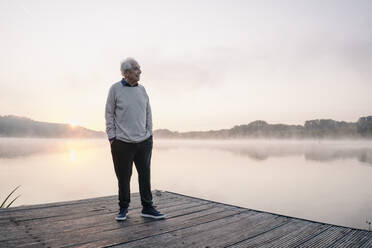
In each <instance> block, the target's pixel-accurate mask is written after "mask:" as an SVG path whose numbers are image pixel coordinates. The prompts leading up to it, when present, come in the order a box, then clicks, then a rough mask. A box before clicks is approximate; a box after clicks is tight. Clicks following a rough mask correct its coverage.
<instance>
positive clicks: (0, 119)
mask: <svg viewBox="0 0 372 248" xmlns="http://www.w3.org/2000/svg"><path fill="white" fill-rule="evenodd" d="M154 136H155V137H157V138H170V139H173V138H176V139H193V138H195V139H234V138H275V139H292V138H294V139H308V138H317V139H319V138H320V139H321V138H372V116H367V117H361V118H359V120H358V121H357V122H345V121H335V120H331V119H317V120H309V121H306V122H305V124H304V125H303V126H302V125H285V124H268V123H267V122H265V121H262V120H257V121H253V122H251V123H249V124H245V125H237V126H234V127H233V128H230V129H221V130H210V131H193V132H177V131H174V132H173V131H170V130H168V129H158V130H155V131H154ZM0 137H45V138H101V137H102V138H103V137H106V134H105V133H104V132H99V131H94V130H90V129H87V128H84V127H72V126H71V125H69V124H59V123H48V122H39V121H34V120H31V119H29V118H25V117H18V116H11V115H9V116H0Z"/></svg>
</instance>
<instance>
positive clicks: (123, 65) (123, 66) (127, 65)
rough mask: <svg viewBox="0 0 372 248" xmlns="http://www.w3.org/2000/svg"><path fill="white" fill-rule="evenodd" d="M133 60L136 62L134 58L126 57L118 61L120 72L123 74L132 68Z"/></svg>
mask: <svg viewBox="0 0 372 248" xmlns="http://www.w3.org/2000/svg"><path fill="white" fill-rule="evenodd" d="M133 62H135V63H137V61H136V60H135V59H134V58H130V57H129V58H126V59H124V60H122V61H121V62H120V72H121V75H123V76H124V73H125V72H126V71H128V70H130V69H132V63H133Z"/></svg>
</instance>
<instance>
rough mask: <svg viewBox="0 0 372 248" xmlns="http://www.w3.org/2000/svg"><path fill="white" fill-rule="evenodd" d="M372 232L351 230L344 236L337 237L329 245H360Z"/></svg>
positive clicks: (343, 246)
mask: <svg viewBox="0 0 372 248" xmlns="http://www.w3.org/2000/svg"><path fill="white" fill-rule="evenodd" d="M371 236H372V233H371V232H368V231H361V230H353V231H352V232H350V233H349V234H348V235H346V236H345V237H344V238H341V239H339V240H338V241H336V242H335V243H333V244H332V245H331V246H330V247H340V248H346V247H360V246H361V245H362V244H363V243H365V242H366V241H368V240H369V239H371V238H372V237H371Z"/></svg>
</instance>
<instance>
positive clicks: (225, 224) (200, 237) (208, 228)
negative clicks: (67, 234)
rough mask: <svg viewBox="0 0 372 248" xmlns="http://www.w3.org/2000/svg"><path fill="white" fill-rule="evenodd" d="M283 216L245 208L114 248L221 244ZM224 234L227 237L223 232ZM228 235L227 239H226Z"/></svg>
mask: <svg viewBox="0 0 372 248" xmlns="http://www.w3.org/2000/svg"><path fill="white" fill-rule="evenodd" d="M284 219H287V220H286V221H288V218H283V217H278V216H274V215H268V214H263V213H259V212H255V211H249V210H248V211H247V212H242V213H239V214H236V215H234V216H231V217H226V218H222V219H218V220H214V221H211V222H208V223H201V224H199V225H195V226H192V227H189V228H185V229H181V230H176V231H172V232H168V233H164V234H161V235H156V236H152V237H149V238H146V239H143V240H138V241H135V242H129V243H122V244H120V245H117V246H115V247H146V246H148V244H151V247H154V248H155V247H172V245H174V244H177V245H178V247H206V246H209V247H225V246H227V245H228V244H231V242H236V240H241V239H246V238H247V237H250V236H255V235H257V234H258V233H262V232H265V231H267V230H268V229H271V228H273V227H275V226H276V225H280V224H282V223H283V221H284ZM227 233H228V236H226V234H227ZM227 237H228V238H227Z"/></svg>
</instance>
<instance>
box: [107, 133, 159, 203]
mask: <svg viewBox="0 0 372 248" xmlns="http://www.w3.org/2000/svg"><path fill="white" fill-rule="evenodd" d="M152 143H153V141H152V136H151V137H150V138H148V139H146V140H144V141H142V142H139V143H127V142H124V141H121V140H114V142H113V143H112V144H111V154H112V159H113V161H114V167H115V173H116V177H117V179H118V185H119V206H120V209H122V208H128V206H129V203H130V178H131V176H132V167H133V162H134V164H135V166H136V169H137V172H138V184H139V190H140V195H141V203H142V206H143V207H149V206H152V194H151V184H150V164H151V154H152Z"/></svg>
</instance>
